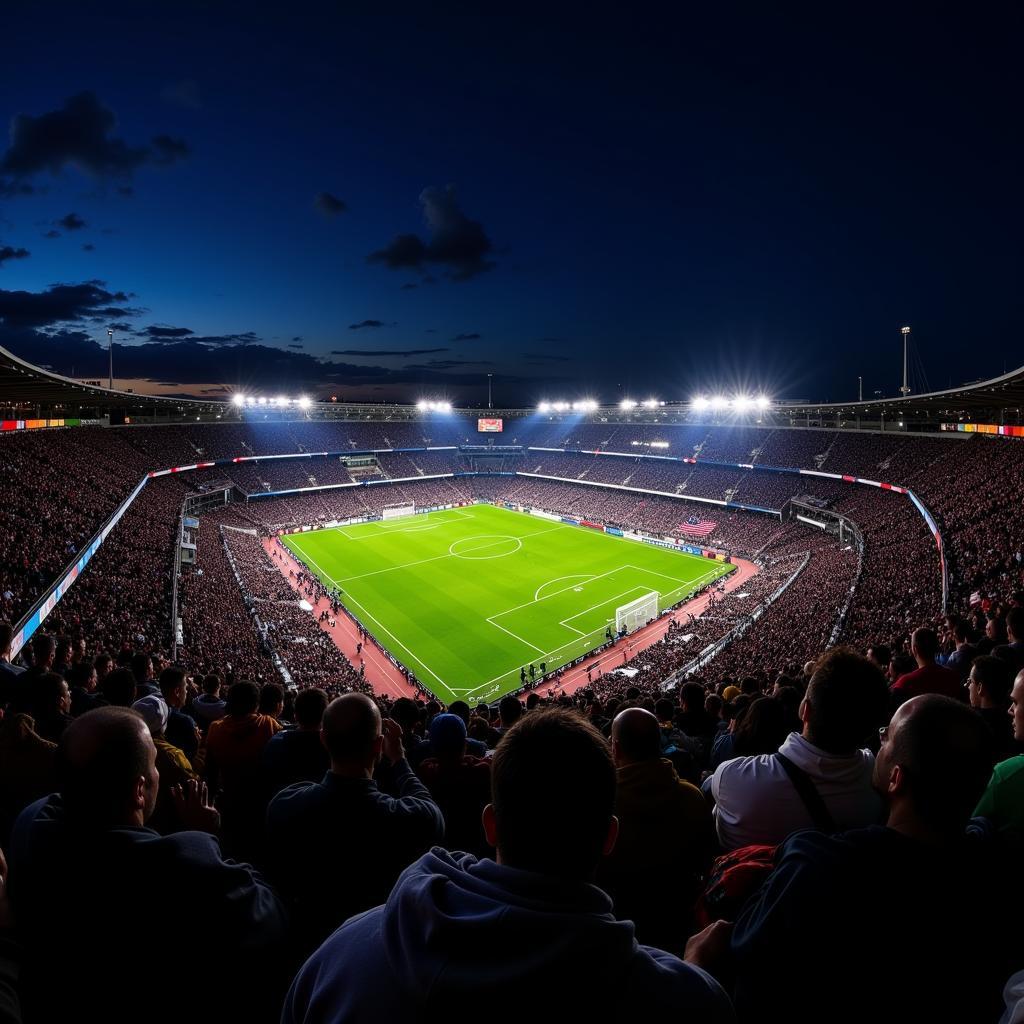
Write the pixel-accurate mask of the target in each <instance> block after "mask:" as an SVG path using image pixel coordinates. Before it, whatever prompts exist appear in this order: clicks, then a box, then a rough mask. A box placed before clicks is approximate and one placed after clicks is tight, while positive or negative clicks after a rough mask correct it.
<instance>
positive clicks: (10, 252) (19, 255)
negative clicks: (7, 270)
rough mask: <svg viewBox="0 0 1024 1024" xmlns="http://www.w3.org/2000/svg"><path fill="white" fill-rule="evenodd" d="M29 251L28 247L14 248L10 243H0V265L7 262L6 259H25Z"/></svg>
mask: <svg viewBox="0 0 1024 1024" xmlns="http://www.w3.org/2000/svg"><path fill="white" fill-rule="evenodd" d="M30 255H31V253H30V252H29V251H28V249H20V248H19V249H15V248H14V247H13V246H11V245H0V267H2V266H3V265H4V263H6V262H7V260H27V259H28V258H29V256H30Z"/></svg>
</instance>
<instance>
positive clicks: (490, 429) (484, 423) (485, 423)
mask: <svg viewBox="0 0 1024 1024" xmlns="http://www.w3.org/2000/svg"><path fill="white" fill-rule="evenodd" d="M502 427H503V423H502V421H501V420H500V419H494V420H492V419H478V420H477V421H476V429H477V433H479V434H500V433H501V431H502Z"/></svg>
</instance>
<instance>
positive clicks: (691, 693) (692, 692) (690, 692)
mask: <svg viewBox="0 0 1024 1024" xmlns="http://www.w3.org/2000/svg"><path fill="white" fill-rule="evenodd" d="M705 693H706V691H705V690H704V687H703V686H702V685H701V684H700V683H683V685H682V686H681V687H680V688H679V706H680V707H681V708H682V709H683V711H685V712H689V713H690V714H692V713H693V712H696V711H703V710H704V697H705Z"/></svg>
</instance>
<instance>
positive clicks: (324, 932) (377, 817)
mask: <svg viewBox="0 0 1024 1024" xmlns="http://www.w3.org/2000/svg"><path fill="white" fill-rule="evenodd" d="M394 779H395V791H396V796H389V795H388V794H387V793H383V792H381V790H380V789H379V788H378V786H377V783H376V782H375V781H374V780H373V779H349V778H343V777H342V776H340V775H335V774H334V773H333V772H328V773H327V774H326V775H325V776H324V777H323V780H322V781H320V782H306V783H298V784H296V785H294V786H289V787H288V788H287V789H285V790H282V791H281V792H280V793H278V795H277V796H276V797H274V799H273V800H272V801H271V803H270V807H269V808H268V809H267V844H266V853H267V865H268V870H270V872H271V877H272V878H273V879H274V881H275V882H276V883H277V884H278V885H279V886H280V889H281V892H282V894H283V895H284V896H285V897H286V899H287V900H288V903H289V905H290V906H291V908H292V910H293V912H294V923H295V927H296V930H297V933H298V939H297V941H298V942H299V943H300V944H304V945H305V948H306V949H307V951H309V950H312V949H313V948H315V946H317V945H319V943H320V942H322V941H323V940H324V939H325V938H326V937H327V936H328V935H329V934H330V933H331V932H332V931H333V930H334V929H335V928H337V927H338V925H340V924H341V923H342V922H343V921H345V920H346V919H347V918H349V917H351V916H352V915H353V914H358V913H360V912H361V911H363V910H368V909H369V908H370V907H374V906H376V905H377V904H378V903H383V902H384V900H385V899H387V895H388V893H389V892H390V891H391V887H392V886H393V885H394V884H395V879H396V878H398V876H399V874H401V872H402V871H403V870H404V869H405V868H406V867H408V866H409V864H411V863H412V862H413V861H414V860H415V859H416V858H417V857H418V856H420V854H422V853H424V852H425V851H426V850H429V849H430V847H431V846H433V845H434V844H435V843H439V842H441V840H442V838H443V837H444V819H443V818H442V816H441V811H440V809H439V808H438V806H437V804H436V803H435V802H434V800H433V798H432V797H431V795H430V793H429V791H428V790H427V788H426V786H424V785H423V783H422V782H420V780H419V779H418V778H416V776H415V775H414V774H413V772H412V769H411V768H410V767H409V763H408V762H407V761H405V760H402V761H399V762H398V764H397V765H396V766H395V772H394Z"/></svg>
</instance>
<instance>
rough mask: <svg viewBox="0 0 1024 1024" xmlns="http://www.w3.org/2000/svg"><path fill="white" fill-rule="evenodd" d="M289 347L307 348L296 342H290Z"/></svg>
mask: <svg viewBox="0 0 1024 1024" xmlns="http://www.w3.org/2000/svg"><path fill="white" fill-rule="evenodd" d="M288 347H289V348H305V347H306V346H305V345H300V344H298V343H296V342H294V341H289V342H288Z"/></svg>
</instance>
